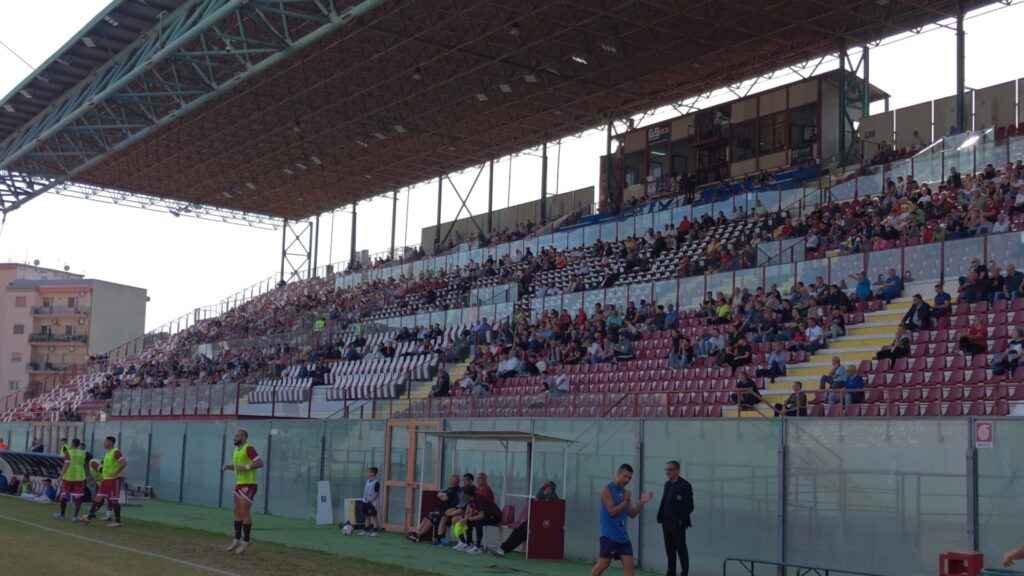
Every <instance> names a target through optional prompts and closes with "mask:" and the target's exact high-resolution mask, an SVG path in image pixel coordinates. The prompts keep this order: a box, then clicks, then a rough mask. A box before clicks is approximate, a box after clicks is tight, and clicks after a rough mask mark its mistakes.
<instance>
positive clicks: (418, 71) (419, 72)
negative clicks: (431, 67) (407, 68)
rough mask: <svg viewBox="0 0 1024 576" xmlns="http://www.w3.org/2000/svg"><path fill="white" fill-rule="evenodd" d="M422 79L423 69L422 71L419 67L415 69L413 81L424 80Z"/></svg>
mask: <svg viewBox="0 0 1024 576" xmlns="http://www.w3.org/2000/svg"><path fill="white" fill-rule="evenodd" d="M422 78H423V69H422V68H420V67H419V66H417V67H416V68H415V69H414V70H413V71H412V79H413V80H420V79H422Z"/></svg>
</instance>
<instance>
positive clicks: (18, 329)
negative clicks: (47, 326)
mask: <svg viewBox="0 0 1024 576" xmlns="http://www.w3.org/2000/svg"><path fill="white" fill-rule="evenodd" d="M14 333H15V334H24V333H25V325H24V324H15V325H14Z"/></svg>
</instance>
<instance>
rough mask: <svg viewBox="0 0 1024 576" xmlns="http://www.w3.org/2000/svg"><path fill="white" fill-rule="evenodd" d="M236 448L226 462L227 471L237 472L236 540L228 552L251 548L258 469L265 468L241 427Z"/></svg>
mask: <svg viewBox="0 0 1024 576" xmlns="http://www.w3.org/2000/svg"><path fill="white" fill-rule="evenodd" d="M234 440H235V450H234V453H233V454H232V457H231V464H225V465H224V470H225V471H233V472H234V473H235V540H234V542H232V543H231V546H228V548H227V551H228V552H234V553H235V554H243V553H245V551H246V550H247V549H248V548H249V534H250V532H251V531H252V512H251V510H252V501H253V499H254V498H255V497H256V488H257V480H256V471H257V470H259V469H260V468H263V460H261V459H260V455H259V454H258V453H257V452H256V449H255V448H253V447H252V446H250V445H249V442H248V440H249V433H248V432H247V431H245V430H244V429H241V428H239V429H238V430H237V431H235V439H234Z"/></svg>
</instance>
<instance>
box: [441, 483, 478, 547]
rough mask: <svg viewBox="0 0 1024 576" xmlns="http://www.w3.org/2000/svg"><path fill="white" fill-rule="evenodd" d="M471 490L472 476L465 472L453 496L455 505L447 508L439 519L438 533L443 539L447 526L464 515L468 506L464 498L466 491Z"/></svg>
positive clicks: (467, 500)
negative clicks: (460, 484)
mask: <svg viewBox="0 0 1024 576" xmlns="http://www.w3.org/2000/svg"><path fill="white" fill-rule="evenodd" d="M472 489H473V475H472V474H470V473H469V472H466V473H465V474H463V475H462V486H460V487H459V490H458V492H457V493H456V495H455V504H454V505H452V506H449V507H448V509H447V510H445V513H444V516H442V517H441V521H440V523H439V525H438V533H439V534H441V536H442V537H443V536H444V534H445V533H446V531H447V530H448V524H453V523H454V522H455V520H456V519H457V518H461V517H463V516H464V515H465V513H466V507H467V506H468V505H469V499H468V498H467V497H466V492H467V490H472Z"/></svg>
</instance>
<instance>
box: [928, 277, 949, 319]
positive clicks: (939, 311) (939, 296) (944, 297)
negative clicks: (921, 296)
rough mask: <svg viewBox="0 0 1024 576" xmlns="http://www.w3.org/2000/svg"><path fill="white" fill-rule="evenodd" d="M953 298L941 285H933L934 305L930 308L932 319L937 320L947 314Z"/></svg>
mask: <svg viewBox="0 0 1024 576" xmlns="http://www.w3.org/2000/svg"><path fill="white" fill-rule="evenodd" d="M952 302H953V298H952V297H951V296H950V295H949V293H947V292H946V291H945V290H943V288H942V284H936V285H935V305H934V306H932V318H933V319H935V320H938V319H939V318H942V317H943V316H946V315H948V314H949V310H950V307H951V306H952Z"/></svg>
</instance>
